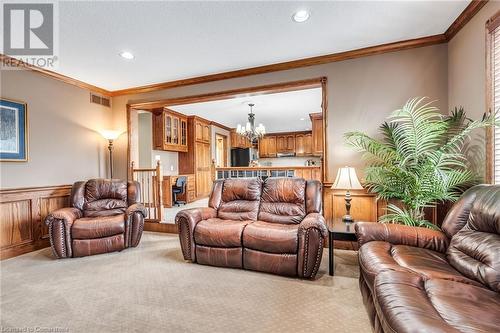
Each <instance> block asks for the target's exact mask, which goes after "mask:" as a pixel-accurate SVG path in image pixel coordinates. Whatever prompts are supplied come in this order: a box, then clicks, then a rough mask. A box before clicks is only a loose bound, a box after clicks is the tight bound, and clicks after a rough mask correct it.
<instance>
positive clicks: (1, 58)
mask: <svg viewBox="0 0 500 333" xmlns="http://www.w3.org/2000/svg"><path fill="white" fill-rule="evenodd" d="M0 63H1V64H2V66H12V67H17V68H25V69H28V70H32V71H35V72H37V73H39V74H42V75H45V76H48V77H51V78H53V79H56V80H59V81H62V82H65V83H68V84H71V85H73V86H77V87H80V88H83V89H86V90H90V91H93V92H96V93H98V94H101V95H105V96H107V97H111V91H109V90H106V89H103V88H99V87H97V86H94V85H91V84H88V83H85V82H83V81H80V80H77V79H73V78H71V77H69V76H66V75H63V74H59V73H56V72H53V71H50V70H48V69H44V68H41V67H37V66H33V65H30V64H28V63H26V62H24V61H21V60H18V59H16V58H12V57H9V56H7V55H5V54H1V53H0ZM7 64H10V65H7Z"/></svg>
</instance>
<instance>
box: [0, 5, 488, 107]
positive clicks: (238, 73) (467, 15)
mask: <svg viewBox="0 0 500 333" xmlns="http://www.w3.org/2000/svg"><path fill="white" fill-rule="evenodd" d="M487 2H488V0H473V1H472V2H471V3H470V4H469V5H468V6H467V7H466V8H465V9H464V11H463V12H462V13H461V14H460V15H459V16H458V17H457V19H456V20H455V21H454V22H453V23H452V24H451V25H450V27H449V28H448V29H447V30H446V32H444V33H443V34H439V35H434V36H427V37H421V38H415V39H409V40H404V41H399V42H393V43H387V44H381V45H376V46H370V47H365V48H361V49H356V50H350V51H345V52H339V53H332V54H327V55H322V56H317V57H311V58H304V59H298V60H292V61H286V62H280V63H275V64H270V65H264V66H258V67H251V68H246V69H240V70H235V71H229V72H223V73H217V74H210V75H203V76H197V77H192V78H188V79H182V80H175V81H166V82H161V83H155V84H150V85H144V86H138V87H131V88H127V89H120V90H114V91H109V90H106V89H103V88H100V87H97V86H94V85H91V84H88V83H85V82H83V81H80V80H77V79H73V78H71V77H69V76H66V75H63V74H59V73H56V72H53V71H50V70H47V69H43V68H40V67H36V66H33V65H30V64H27V63H25V62H23V61H20V60H17V59H15V58H12V57H9V56H7V55H3V54H0V61H1V62H2V63H6V62H11V63H13V64H15V66H18V67H23V68H26V69H29V70H33V71H35V72H37V73H40V74H42V75H45V76H48V77H51V78H53V79H56V80H60V81H63V82H65V83H68V84H71V85H74V86H77V87H80V88H83V89H86V90H90V91H93V92H96V93H99V94H102V95H105V96H108V97H115V96H122V95H132V94H141V93H147V92H152V91H158V90H164V89H170V88H176V87H182V86H189V85H194V84H201V83H208V82H214V81H221V80H227V79H234V78H238V77H244V76H250V75H257V74H265V73H271V72H278V71H285V70H290V69H296V68H301V67H309V66H315V65H322V64H327V63H331V62H337V61H344V60H349V59H356V58H361V57H367V56H372V55H377V54H383V53H388V52H396V51H402V50H408V49H413V48H418V47H424V46H430V45H436V44H442V43H447V42H449V41H450V40H451V39H452V38H453V37H454V36H455V35H456V34H457V33H458V32H459V31H460V30H461V29H462V28H463V27H464V26H465V25H466V24H467V23H468V22H469V21H470V20H471V19H472V18H473V17H474V15H476V14H477V13H478V12H479V10H481V8H483V6H484V5H486V3H487Z"/></svg>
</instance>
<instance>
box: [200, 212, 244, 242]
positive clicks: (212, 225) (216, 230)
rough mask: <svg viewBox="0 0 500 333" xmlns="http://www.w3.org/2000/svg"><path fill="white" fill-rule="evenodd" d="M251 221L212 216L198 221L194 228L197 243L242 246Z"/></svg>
mask: <svg viewBox="0 0 500 333" xmlns="http://www.w3.org/2000/svg"><path fill="white" fill-rule="evenodd" d="M248 223H251V221H239V220H238V221H235V220H223V219H220V218H212V219H208V220H203V221H200V222H198V224H197V225H196V228H195V229H194V241H195V243H196V244H197V245H206V246H215V247H241V237H242V233H243V229H244V228H245V226H246V225H247V224H248Z"/></svg>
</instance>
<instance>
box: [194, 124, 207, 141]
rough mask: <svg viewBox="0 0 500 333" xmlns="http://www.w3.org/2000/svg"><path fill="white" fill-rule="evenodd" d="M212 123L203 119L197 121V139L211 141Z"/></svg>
mask: <svg viewBox="0 0 500 333" xmlns="http://www.w3.org/2000/svg"><path fill="white" fill-rule="evenodd" d="M210 134H211V130H210V123H209V122H206V121H203V120H199V119H198V120H196V122H195V139H196V141H199V142H205V143H210V136H211V135H210Z"/></svg>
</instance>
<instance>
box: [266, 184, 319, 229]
mask: <svg viewBox="0 0 500 333" xmlns="http://www.w3.org/2000/svg"><path fill="white" fill-rule="evenodd" d="M305 199H306V181H305V180H304V179H303V178H281V177H279V178H278V177H276V178H274V177H273V178H267V179H266V181H265V182H264V186H263V188H262V197H261V202H260V209H259V220H260V221H265V222H272V223H285V224H287V223H290V224H297V223H300V222H301V221H302V220H303V219H304V217H305V216H306V200H305ZM312 206H314V205H312Z"/></svg>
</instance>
